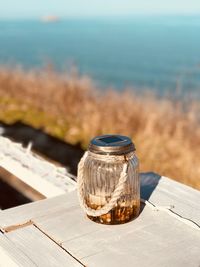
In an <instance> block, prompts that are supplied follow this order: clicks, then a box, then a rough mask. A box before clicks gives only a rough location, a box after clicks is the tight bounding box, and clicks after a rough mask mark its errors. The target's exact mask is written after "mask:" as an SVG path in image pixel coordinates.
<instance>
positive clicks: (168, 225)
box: [36, 207, 200, 267]
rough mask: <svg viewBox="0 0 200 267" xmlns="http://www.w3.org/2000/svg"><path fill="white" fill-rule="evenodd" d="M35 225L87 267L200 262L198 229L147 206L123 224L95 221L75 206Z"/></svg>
mask: <svg viewBox="0 0 200 267" xmlns="http://www.w3.org/2000/svg"><path fill="white" fill-rule="evenodd" d="M79 209H80V208H79ZM36 224H37V225H38V226H39V227H40V228H41V229H42V230H43V231H45V232H47V233H48V234H49V235H50V236H51V237H53V238H55V239H56V240H59V242H62V246H63V247H64V248H66V249H67V250H68V251H69V252H70V253H72V254H73V255H74V256H75V257H77V258H79V259H81V261H83V263H84V264H86V265H87V266H95V267H96V266H133V263H134V264H135V263H137V264H136V266H180V267H181V266H190V265H189V264H193V265H192V266H195V264H197V263H198V264H200V254H199V249H200V232H199V231H197V230H194V229H193V228H191V227H189V226H187V225H185V224H183V223H182V222H180V221H178V220H176V219H175V218H173V217H171V216H169V215H168V214H167V213H165V212H162V211H153V210H152V209H151V208H149V207H145V208H144V210H143V211H142V213H141V214H140V216H139V217H138V218H137V219H136V220H134V221H132V222H130V223H127V224H124V225H116V226H106V225H100V224H96V223H94V222H91V221H90V220H88V219H87V218H86V217H85V216H84V214H83V213H82V212H81V210H79V211H78V209H77V208H76V210H75V211H74V210H73V209H71V210H68V212H66V214H62V215H61V214H60V215H58V214H57V216H56V217H55V218H54V219H53V218H49V217H48V219H47V217H46V218H45V221H43V220H42V218H40V219H38V220H37V219H36ZM119 255H120V256H119ZM183 255H184V257H183ZM196 266H198V265H196Z"/></svg>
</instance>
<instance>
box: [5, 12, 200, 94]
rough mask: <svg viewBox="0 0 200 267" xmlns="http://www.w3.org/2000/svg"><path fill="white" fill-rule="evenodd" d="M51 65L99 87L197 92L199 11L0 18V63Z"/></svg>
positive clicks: (199, 87) (199, 74) (199, 83)
mask: <svg viewBox="0 0 200 267" xmlns="http://www.w3.org/2000/svg"><path fill="white" fill-rule="evenodd" d="M50 63H51V64H53V65H54V67H55V68H56V69H57V70H58V71H63V70H64V71H65V70H68V69H69V68H72V67H74V66H75V67H76V68H77V70H78V72H79V73H80V75H87V76H89V77H90V78H91V79H92V80H93V82H94V84H95V86H97V87H99V88H100V89H102V90H105V88H114V89H115V90H124V89H127V88H129V89H131V90H137V91H141V92H142V91H144V90H151V91H154V92H156V93H158V94H161V95H163V94H168V93H170V94H172V95H173V94H176V93H177V92H179V94H180V92H181V94H184V93H194V94H197V95H200V15H199V16H197V15H196V16H189V15H187V16H186V15H185V16H175V15H171V16H153V15H152V16H144V15H141V16H129V17H109V18H108V17H104V18H103V17H102V18H87V19H86V18H65V19H64V18H63V19H62V18H61V19H60V20H59V21H57V22H49V23H44V22H42V21H41V20H40V19H29V20H0V65H8V66H12V67H13V66H18V65H20V66H22V67H23V68H25V69H29V68H30V69H32V68H41V67H45V66H46V65H48V64H50Z"/></svg>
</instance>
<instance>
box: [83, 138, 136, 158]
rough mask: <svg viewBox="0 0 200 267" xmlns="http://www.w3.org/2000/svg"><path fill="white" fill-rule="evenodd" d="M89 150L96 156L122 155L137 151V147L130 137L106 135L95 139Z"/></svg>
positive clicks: (91, 142)
mask: <svg viewBox="0 0 200 267" xmlns="http://www.w3.org/2000/svg"><path fill="white" fill-rule="evenodd" d="M88 150H89V151H91V152H93V153H96V154H109V155H122V154H127V153H130V152H133V151H135V145H134V144H133V142H132V141H131V139H130V138H129V137H128V136H124V135H118V134H106V135H100V136H96V137H94V138H93V139H92V140H91V141H90V144H89V147H88Z"/></svg>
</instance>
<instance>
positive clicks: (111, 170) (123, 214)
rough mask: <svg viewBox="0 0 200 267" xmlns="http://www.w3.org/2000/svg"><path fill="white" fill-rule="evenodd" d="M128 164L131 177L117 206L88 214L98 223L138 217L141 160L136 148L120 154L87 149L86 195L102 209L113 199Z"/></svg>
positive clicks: (92, 204) (91, 205) (93, 205)
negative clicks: (106, 210) (124, 168)
mask: <svg viewBox="0 0 200 267" xmlns="http://www.w3.org/2000/svg"><path fill="white" fill-rule="evenodd" d="M124 164H127V177H126V181H125V182H124V185H123V190H122V192H121V193H120V196H119V198H118V200H117V202H116V204H115V206H114V207H113V208H112V209H111V210H110V211H109V212H107V213H106V214H103V215H100V216H91V215H88V217H89V218H90V219H91V220H93V221H95V222H98V223H103V224H121V223H126V222H128V221H130V220H132V219H134V218H136V217H137V216H138V214H139V211H140V182H139V160H138V158H137V156H136V154H135V151H131V152H130V151H129V152H128V153H123V154H121V155H120V154H119V155H106V156H105V155H104V154H99V153H93V152H91V151H88V152H87V157H86V158H85V160H84V170H83V190H82V192H83V198H84V201H85V203H86V205H87V206H88V207H89V208H90V209H93V210H99V209H101V208H102V207H104V206H105V205H106V203H109V201H110V200H111V198H112V195H113V192H114V190H115V189H116V187H117V186H118V183H119V178H120V176H121V174H122V171H123V166H124Z"/></svg>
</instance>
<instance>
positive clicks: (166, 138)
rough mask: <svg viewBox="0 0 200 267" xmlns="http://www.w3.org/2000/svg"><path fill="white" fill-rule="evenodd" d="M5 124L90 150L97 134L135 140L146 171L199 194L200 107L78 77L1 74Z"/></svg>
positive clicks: (4, 71)
mask: <svg viewBox="0 0 200 267" xmlns="http://www.w3.org/2000/svg"><path fill="white" fill-rule="evenodd" d="M0 120H2V121H5V122H9V123H12V122H14V121H16V120H21V121H24V122H26V123H29V124H30V125H32V126H34V127H39V128H41V127H42V128H43V129H44V131H46V132H48V133H50V134H52V135H54V136H57V137H59V138H61V139H63V140H65V141H67V142H70V143H72V144H75V143H81V145H82V146H83V148H86V146H87V144H88V142H89V140H90V139H91V138H92V137H94V136H95V135H100V134H106V133H118V134H122V135H128V136H130V137H131V138H132V139H133V140H134V142H135V144H136V147H137V154H138V156H139V158H140V162H141V166H140V168H141V171H154V172H157V173H159V174H160V175H165V176H168V177H171V178H173V179H175V180H178V181H180V182H183V183H185V184H188V185H190V186H193V187H195V188H197V189H200V104H199V102H198V101H195V100H193V101H179V100H176V101H172V100H170V99H169V98H168V99H167V98H162V99H158V98H157V97H155V96H153V95H151V94H147V93H146V94H143V95H138V94H136V93H134V92H133V91H123V92H121V93H120V92H116V91H112V90H106V91H103V92H102V91H100V90H98V89H96V88H95V86H94V85H93V84H92V82H91V80H90V79H88V78H87V77H80V76H78V75H77V74H76V72H74V71H72V72H70V73H68V74H67V73H60V74H58V73H56V72H55V71H53V70H49V69H46V70H45V69H44V70H38V71H36V70H35V71H33V70H32V71H24V70H21V69H20V68H16V69H7V68H5V67H2V68H1V69H0Z"/></svg>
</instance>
